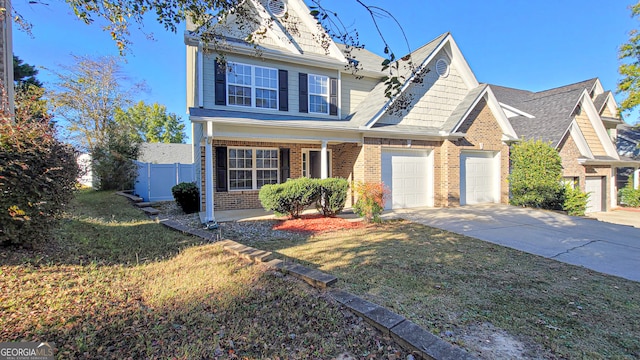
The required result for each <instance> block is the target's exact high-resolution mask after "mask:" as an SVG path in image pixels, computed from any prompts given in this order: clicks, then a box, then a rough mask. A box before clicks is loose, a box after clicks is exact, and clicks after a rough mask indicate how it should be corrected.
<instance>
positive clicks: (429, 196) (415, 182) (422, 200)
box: [382, 149, 433, 209]
mask: <svg viewBox="0 0 640 360" xmlns="http://www.w3.org/2000/svg"><path fill="white" fill-rule="evenodd" d="M382 182H383V183H384V184H385V185H387V186H388V187H389V189H390V190H391V197H390V199H387V203H386V204H385V208H386V209H403V208H411V207H419V206H433V159H432V157H431V156H430V152H429V151H426V150H395V149H394V150H391V149H383V150H382Z"/></svg>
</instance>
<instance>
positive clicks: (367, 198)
mask: <svg viewBox="0 0 640 360" xmlns="http://www.w3.org/2000/svg"><path fill="white" fill-rule="evenodd" d="M356 194H357V196H358V201H356V204H355V205H354V206H353V211H355V213H356V214H358V215H359V216H362V217H364V220H365V221H366V222H380V214H382V211H384V204H385V202H386V201H387V198H388V197H389V188H387V187H386V186H385V185H384V183H372V182H360V183H357V184H356Z"/></svg>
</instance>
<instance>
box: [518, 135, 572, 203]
mask: <svg viewBox="0 0 640 360" xmlns="http://www.w3.org/2000/svg"><path fill="white" fill-rule="evenodd" d="M561 180H562V159H561V158H560V155H559V154H558V151H557V150H556V149H554V148H553V147H551V145H549V144H548V143H545V142H542V141H539V140H538V141H533V140H528V141H523V142H521V143H518V144H515V145H513V146H512V147H511V174H510V175H509V188H510V191H511V200H510V203H511V205H516V206H528V207H536V208H543V209H554V210H559V209H561V208H562V204H563V202H564V198H563V191H564V189H563V185H562V181H561Z"/></svg>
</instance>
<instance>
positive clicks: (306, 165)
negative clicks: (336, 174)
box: [300, 148, 333, 178]
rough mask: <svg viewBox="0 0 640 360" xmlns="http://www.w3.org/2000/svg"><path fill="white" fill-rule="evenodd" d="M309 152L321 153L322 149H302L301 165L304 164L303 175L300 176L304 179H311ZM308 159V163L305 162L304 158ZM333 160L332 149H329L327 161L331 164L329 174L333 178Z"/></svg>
mask: <svg viewBox="0 0 640 360" xmlns="http://www.w3.org/2000/svg"><path fill="white" fill-rule="evenodd" d="M309 151H317V152H321V151H322V149H320V148H303V149H302V154H301V155H300V164H302V174H300V176H302V177H307V178H308V177H309V172H310V171H309ZM305 156H306V158H307V161H306V162H305V161H304V158H305ZM331 158H332V149H327V161H328V162H329V174H328V177H331V176H332V174H333V161H331Z"/></svg>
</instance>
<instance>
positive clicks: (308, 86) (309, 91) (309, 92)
mask: <svg viewBox="0 0 640 360" xmlns="http://www.w3.org/2000/svg"><path fill="white" fill-rule="evenodd" d="M312 76H317V77H321V78H325V79H326V80H327V94H326V97H327V111H326V112H319V111H312V110H311V95H314V96H325V95H324V94H317V93H313V94H312V93H311V80H310V79H311V77H312ZM330 101H331V77H329V76H327V75H319V74H307V104H309V113H312V114H323V115H329V111H330V108H331V103H330Z"/></svg>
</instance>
